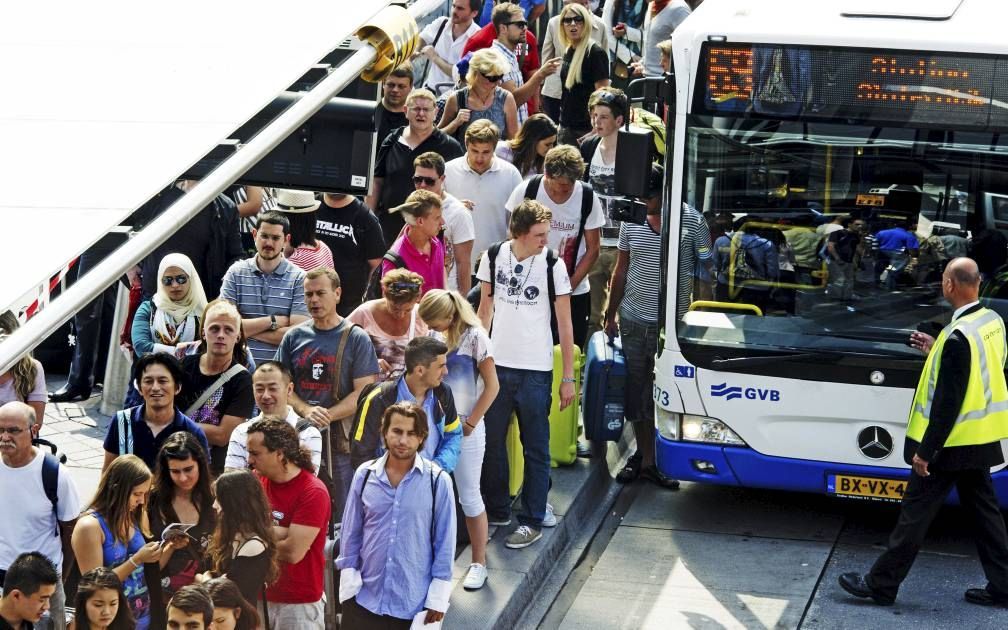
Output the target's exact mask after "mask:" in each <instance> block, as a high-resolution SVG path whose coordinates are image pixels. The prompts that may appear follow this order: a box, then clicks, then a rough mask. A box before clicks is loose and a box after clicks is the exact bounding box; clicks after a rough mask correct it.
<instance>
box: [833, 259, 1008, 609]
mask: <svg viewBox="0 0 1008 630" xmlns="http://www.w3.org/2000/svg"><path fill="white" fill-rule="evenodd" d="M979 289H980V272H979V270H978V268H977V265H976V263H975V262H974V261H973V260H971V259H969V258H956V259H954V260H952V261H951V262H949V264H948V266H947V267H946V268H945V273H944V274H943V275H942V293H943V294H944V296H945V299H946V300H948V302H949V304H951V305H952V307H953V308H954V309H955V312H954V313H953V314H952V322H951V323H950V324H949V325H948V326H946V327H945V328H944V329H943V330H942V331H941V333H940V334H939V335H938V337H937V338H933V337H931V336H929V335H926V334H924V333H920V332H915V333H913V334H912V335H911V336H910V343H911V345H913V346H914V347H916V348H918V349H920V350H923V351H924V352H927V353H928V357H927V360H926V361H925V362H924V370H923V372H921V377H920V381H919V382H918V384H917V391H916V393H915V394H914V398H913V403H912V404H911V407H910V418H909V421H908V423H907V431H906V444H905V446H904V454H903V456H904V458H905V459H906V461H907V463H908V464H910V465H911V466H912V467H913V472H912V474H911V475H910V480H909V482H908V483H907V487H906V492H905V493H904V495H903V503H902V505H901V509H900V517H899V521H898V522H897V524H896V528H895V529H894V530H893V532H892V534H891V535H890V537H889V544H888V548H887V549H886V551H885V552H884V553H883V554H882V555H881V556H880V557H879V559H878V560H876V561H875V564H874V566H872V568H871V571H869V573H868V574H867V575H864V576H862V575H861V574H859V573H844V574H842V575H841V576H840V586H841V587H842V588H843V589H844V590H845V591H847V592H848V593H850V594H852V595H855V596H857V597H864V598H870V599H872V600H874V601H875V603H877V604H883V605H888V604H892V603H893V602H894V601H895V600H896V593H897V592H898V591H899V586H900V583H901V582H902V581H903V579H904V578H905V577H906V575H907V573H908V572H909V571H910V567H911V565H913V561H914V558H915V557H916V556H917V552H918V551H919V550H920V547H921V544H922V543H923V541H924V536H925V535H926V534H927V530H928V527H929V526H930V525H931V521H932V520H933V519H934V517H935V516H936V515H937V513H938V510H939V508H941V506H942V504H943V503H944V502H945V499H946V498H947V497H948V494H949V492H951V491H952V488H953V487H955V488H956V489H957V490H958V491H959V500H960V502H961V503H962V505H963V507H965V508H966V509H967V511H968V512H969V513H971V514H972V516H973V519H974V521H975V526H976V532H977V538H976V546H977V551H978V552H979V555H980V563H981V565H982V566H983V570H984V573H985V574H986V576H987V586H986V587H985V588H971V589H968V590H967V591H966V594H965V597H966V601H968V602H970V603H973V604H981V605H985V606H994V605H1000V606H1008V534H1006V531H1005V522H1004V519H1003V518H1002V517H1001V511H1000V509H999V508H998V502H997V497H996V496H995V494H994V486H993V483H992V482H991V475H990V468H991V466H997V465H999V464H1002V463H1004V455H1003V453H1002V451H1001V443H1000V442H1001V440H1002V439H1005V438H1008V385H1006V383H1005V374H1004V367H1005V358H1006V353H1008V352H1006V345H1005V343H1006V340H1005V325H1004V322H1003V321H1001V317H1000V316H999V315H998V314H997V313H995V312H994V311H992V310H990V309H987V308H984V307H982V306H980V302H979V297H978V295H979Z"/></svg>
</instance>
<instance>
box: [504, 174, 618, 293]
mask: <svg viewBox="0 0 1008 630" xmlns="http://www.w3.org/2000/svg"><path fill="white" fill-rule="evenodd" d="M527 187H528V182H527V181H524V182H522V183H521V184H519V185H518V186H517V187H516V188H515V189H514V191H512V192H511V198H510V199H508V202H507V204H505V207H506V208H507V211H508V214H509V215H510V213H511V212H513V211H514V209H515V208H517V207H518V206H520V205H521V202H522V201H524V200H525V190H526V188H527ZM583 194H584V184H582V183H581V182H580V181H578V182H577V183H576V184H575V186H574V192H572V193H571V196H570V198H568V199H567V201H565V202H564V203H556V202H555V201H553V200H552V199H550V197H549V195H547V194H546V182H545V181H543V182H540V184H539V192H538V193H537V194H536V201H538V202H539V203H541V204H543V205H544V206H546V207H547V208H549V209H550V210H551V211H553V221H552V222H551V223H550V231H549V237H548V241H547V242H548V244H549V247H550V248H551V249H553V250H555V251H556V253H557V255H558V256H560V261H561V263H562V262H563V260H564V256H565V254H566V252H567V250H569V249H571V248H573V247H574V242H575V241H576V240H577V232H578V228H579V227H580V226H581V196H582V195H583ZM603 225H605V215H604V214H602V205H601V204H600V203H599V197H598V195H595V194H592V209H591V213H590V214H589V215H588V221H587V222H585V230H594V229H598V228H601V227H602V226H603ZM586 250H587V245H586V244H585V239H584V238H583V237H582V238H581V247H580V248H578V252H577V257H576V258H575V264H574V266H575V267H576V266H577V262H579V261H580V260H581V259H582V258H584V255H585V251H586ZM560 266H563V265H562V264H561V265H560ZM565 271H566V269H565ZM570 271H571V272H573V271H574V269H573V268H571V269H570ZM568 281H569V279H568ZM585 293H588V275H587V274H586V275H585V277H584V278H583V279H582V280H581V282H580V283H579V284H578V285H577V286H576V287H574V291H573V292H572V294H573V295H582V294H585Z"/></svg>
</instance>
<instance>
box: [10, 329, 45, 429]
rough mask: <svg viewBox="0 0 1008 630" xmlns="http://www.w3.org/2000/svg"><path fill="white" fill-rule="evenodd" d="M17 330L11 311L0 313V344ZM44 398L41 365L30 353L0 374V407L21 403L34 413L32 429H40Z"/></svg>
mask: <svg viewBox="0 0 1008 630" xmlns="http://www.w3.org/2000/svg"><path fill="white" fill-rule="evenodd" d="M20 327H21V323H20V322H18V318H17V315H15V314H14V313H13V312H11V311H4V313H3V314H0V343H2V342H3V340H4V339H5V338H7V336H8V335H13V334H14V331H15V330H17V329H18V328H20ZM47 398H48V394H47V393H46V382H45V372H44V371H43V370H42V364H41V363H39V362H38V361H36V360H35V359H34V358H32V356H31V354H30V353H27V354H23V355H21V358H20V359H18V360H17V362H16V363H15V364H14V365H13V366H11V368H10V369H9V370H7V371H6V372H4V373H3V374H0V405H4V404H6V403H9V402H13V401H15V400H17V401H20V402H23V403H25V404H26V405H28V406H29V407H31V408H32V410H33V411H34V412H35V424H36V426H42V420H43V418H45V406H46V399H47Z"/></svg>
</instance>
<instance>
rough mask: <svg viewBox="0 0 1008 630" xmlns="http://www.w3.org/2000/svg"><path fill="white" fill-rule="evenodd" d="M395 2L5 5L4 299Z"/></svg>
mask: <svg viewBox="0 0 1008 630" xmlns="http://www.w3.org/2000/svg"><path fill="white" fill-rule="evenodd" d="M386 4H388V2H386V1H384V0H382V1H376V0H368V1H366V2H350V1H348V0H335V1H332V0H330V1H329V2H309V1H306V0H289V1H288V2H284V3H278V2H275V1H272V0H271V1H266V0H246V1H245V2H241V3H238V2H206V1H200V2H197V1H195V0H176V2H172V3H170V4H148V3H138V2H134V1H130V2H126V1H123V0H98V1H96V2H86V3H72V2H66V1H64V2H59V3H32V2H28V3H14V4H8V5H5V6H4V7H3V8H2V9H0V22H2V23H3V26H4V27H3V31H2V33H0V94H3V98H2V99H0V216H2V217H3V218H4V225H5V229H4V230H3V232H2V234H3V236H2V238H3V247H0V269H2V272H0V273H2V278H3V280H2V281H0V310H2V309H5V308H8V307H9V305H12V304H14V303H16V302H17V301H18V300H19V299H21V298H22V297H23V296H24V295H25V294H27V293H30V292H31V291H33V290H34V289H35V288H36V287H37V286H38V285H39V284H40V283H41V282H43V281H45V280H46V279H48V277H50V276H51V275H53V274H55V273H57V272H58V271H59V270H60V269H61V268H62V267H63V266H64V265H66V263H67V262H68V261H69V260H70V259H72V258H73V257H74V256H77V255H79V254H80V253H81V252H83V251H84V250H85V249H86V248H87V247H88V246H90V245H91V244H93V243H94V242H96V241H97V240H98V239H99V238H100V237H101V236H102V235H104V234H105V233H106V232H108V230H109V229H110V228H111V227H113V226H115V225H116V224H118V223H119V222H120V221H121V220H123V219H124V218H125V217H126V216H127V215H129V213H130V212H132V211H133V210H134V209H135V208H137V207H139V206H140V205H141V204H142V203H143V202H145V201H146V200H147V199H149V198H150V197H152V196H153V195H154V194H155V193H157V192H158V191H159V190H161V189H162V188H164V187H165V186H167V185H168V184H169V183H171V181H172V180H174V179H176V178H177V177H178V176H179V175H180V174H181V173H183V172H184V171H185V170H186V169H188V167H189V166H191V165H192V164H193V163H194V162H196V161H197V160H198V159H199V158H201V157H202V156H203V155H205V154H206V153H207V152H208V151H209V150H210V149H211V148H213V147H214V146H215V145H216V144H217V143H219V142H220V141H221V140H223V139H225V138H226V137H227V136H228V134H229V133H230V132H232V131H233V130H234V129H235V128H237V127H238V126H239V125H241V124H242V123H244V122H245V121H247V120H248V119H249V118H250V117H251V116H252V115H253V114H255V113H256V112H257V111H259V110H260V109H261V108H262V107H263V106H264V105H266V104H267V103H269V102H270V101H272V100H273V98H274V97H275V96H276V95H277V94H278V93H279V92H280V91H282V90H284V89H285V88H287V87H288V86H289V85H290V84H291V83H293V82H294V81H296V80H297V79H298V78H299V77H300V76H301V75H302V74H303V73H304V72H305V71H306V70H307V69H309V68H310V67H311V66H312V64H314V63H317V62H318V61H319V60H320V59H321V58H322V57H324V56H325V55H326V54H327V53H329V52H330V51H331V50H333V49H335V48H336V47H337V46H338V45H339V43H340V42H341V41H343V40H344V39H346V38H347V37H348V36H350V35H351V34H352V33H353V32H354V31H356V30H357V28H358V27H359V26H361V25H362V24H364V23H365V22H366V21H367V20H368V19H369V18H370V17H371V16H373V15H374V14H375V13H377V12H378V11H380V10H381V9H382V8H383V7H384V6H385V5H386Z"/></svg>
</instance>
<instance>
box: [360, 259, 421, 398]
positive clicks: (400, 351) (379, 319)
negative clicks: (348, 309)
mask: <svg viewBox="0 0 1008 630" xmlns="http://www.w3.org/2000/svg"><path fill="white" fill-rule="evenodd" d="M423 284H424V280H423V277H422V276H421V275H420V274H418V273H414V272H412V271H410V270H409V269H393V270H392V271H389V272H388V273H386V274H385V275H384V276H383V277H382V279H381V287H382V297H381V298H380V299H377V300H368V301H367V302H364V303H363V304H361V305H360V306H358V307H357V308H356V309H354V312H352V313H350V315H349V316H348V317H347V319H348V320H350V321H351V322H352V323H354V324H357V325H358V326H360V327H361V328H363V329H364V332H366V333H367V334H368V335H369V336H370V337H371V343H372V344H374V349H375V354H377V355H378V368H379V370H380V371H379V373H378V381H379V382H383V381H389V380H394V379H397V378H399V377H400V376H402V374H403V372H405V371H406V344H408V343H409V342H410V340H412V339H413V338H414V337H423V336H425V335H426V334H427V325H426V324H425V323H424V322H423V320H422V319H420V317H419V316H418V315H417V303H418V302H420V295H421V289H422V288H423Z"/></svg>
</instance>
